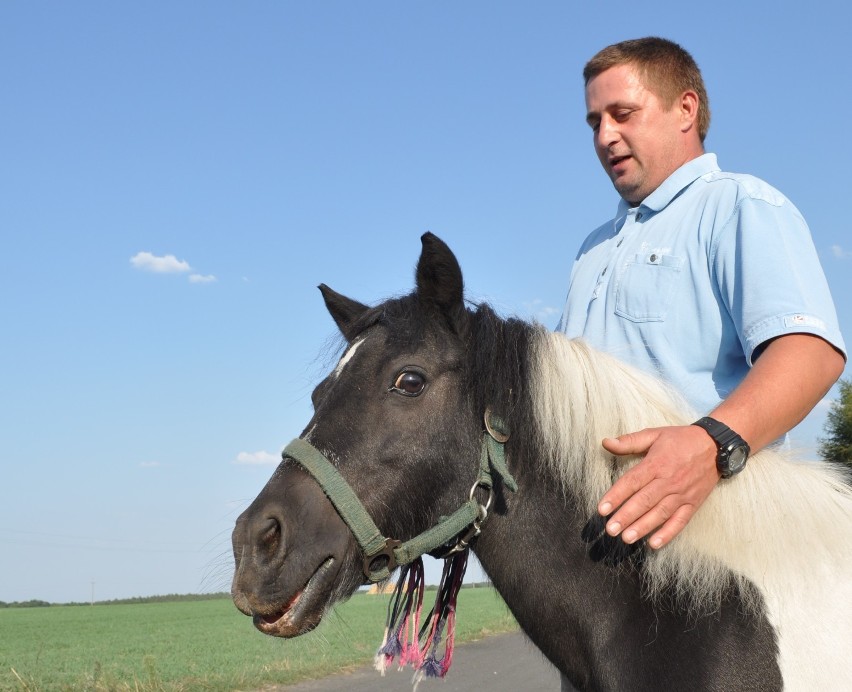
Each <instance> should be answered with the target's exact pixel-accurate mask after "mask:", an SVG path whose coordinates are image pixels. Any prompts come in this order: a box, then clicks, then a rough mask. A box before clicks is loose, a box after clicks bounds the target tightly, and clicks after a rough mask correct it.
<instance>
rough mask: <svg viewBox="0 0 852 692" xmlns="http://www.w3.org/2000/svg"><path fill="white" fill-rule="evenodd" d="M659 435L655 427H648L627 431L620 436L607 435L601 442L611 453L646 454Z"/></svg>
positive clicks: (618, 454) (622, 454)
mask: <svg viewBox="0 0 852 692" xmlns="http://www.w3.org/2000/svg"><path fill="white" fill-rule="evenodd" d="M658 435H659V432H658V430H656V429H655V428H646V429H645V430H639V431H638V432H632V433H625V434H624V435H619V436H618V437H605V438H604V439H603V441H602V442H601V444H602V445H603V448H604V449H605V450H606V451H607V452H609V453H610V454H615V455H617V456H624V455H627V454H644V453H645V452H647V451H648V449H649V448H650V446H651V445H652V444H654V441H655V440H656V439H657V437H658Z"/></svg>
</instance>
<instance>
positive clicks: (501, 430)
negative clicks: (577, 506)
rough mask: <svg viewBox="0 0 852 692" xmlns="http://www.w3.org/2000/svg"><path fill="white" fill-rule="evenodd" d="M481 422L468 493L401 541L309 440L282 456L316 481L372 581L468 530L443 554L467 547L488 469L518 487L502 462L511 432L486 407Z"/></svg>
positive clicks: (481, 514)
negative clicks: (381, 527) (351, 537)
mask: <svg viewBox="0 0 852 692" xmlns="http://www.w3.org/2000/svg"><path fill="white" fill-rule="evenodd" d="M485 427H486V431H485V432H484V433H483V435H482V448H481V449H482V451H481V454H480V460H479V473H478V475H477V478H476V482H475V483H474V485H473V487H472V488H471V491H470V498H469V499H468V500H467V501H466V502H465V503H464V504H462V506H461V507H459V508H458V509H457V510H456V511H455V512H453V513H452V514H451V515H450V516H448V517H442V518H441V520H440V521H439V522H438V524H436V525H435V526H433V527H432V528H431V529H428V530H426V531H424V532H423V533H421V534H419V535H417V536H415V537H414V538H412V539H410V540H408V541H405V542H404V543H403V542H401V541H397V540H394V539H392V538H386V537H385V536H383V535H382V532H381V531H379V528H378V527H377V526H376V524H375V523H374V522H373V520H372V519H371V518H370V515H369V514H368V513H367V510H366V509H365V508H364V505H363V504H362V503H361V501H360V500H359V499H358V497H357V496H356V495H355V492H354V491H353V490H352V487H351V486H350V485H349V484H348V483H347V482H346V480H345V479H344V478H343V476H342V475H340V472H339V471H338V470H337V469H336V468H335V467H334V465H333V464H332V463H331V462H330V461H329V460H328V459H327V458H326V457H325V455H324V454H323V453H322V452H320V451H319V450H318V449H317V448H316V447H314V446H313V445H312V444H311V443H310V442H308V441H307V440H302V439H299V438H296V439H295V440H293V441H292V442H290V444H288V445H287V447H285V449H284V451H283V452H282V457H284V458H285V459H286V458H291V459H294V460H295V461H297V462H298V463H299V464H301V465H302V467H303V468H304V469H305V470H306V471H307V472H308V473H310V474H311V476H313V478H314V480H316V482H317V483H319V485H320V487H321V488H322V489H323V492H324V493H325V494H326V496H327V497H328V499H329V500H331V503H332V504H333V505H334V508H335V509H336V510H337V513H338V514H339V515H340V517H341V519H343V521H344V522H346V525H347V526H348V527H349V529H350V530H351V531H352V534H353V535H354V536H355V540H356V541H357V542H358V545H359V546H360V548H361V552H362V554H363V556H364V574H365V575H366V577H367V579H368V580H369V581H370V582H373V583H375V582H379V581H382V580H383V579H387V578H388V577H389V576H390V573H391V572H392V571H393V570H394V569H396V567H397V566H398V565H406V564H408V563H410V562H412V561H414V560H416V559H417V558H418V557H420V556H421V555H423V554H424V553H429V552H431V551H433V550H435V549H436V548H439V547H442V546H445V545H447V544H448V543H449V542H451V541H452V540H453V539H455V538H456V537H458V536H459V534H461V533H462V532H463V531H465V530H466V529H467V532H466V533H465V535H464V536H461V537H459V538H458V540H457V541H456V543H455V544H454V545H453V546H452V547H451V548H450V549H449V550H448V551H446V552H445V554H444V555H443V556H442V557H448V556H449V555H451V554H452V553H455V552H459V551H461V550H464V549H465V548H467V544H468V542H469V541H470V540H471V539H472V538H473V537H474V536H476V535H478V534H479V532H480V529H481V527H482V524H483V522H484V521H485V519H486V518H487V516H488V506H489V505H490V503H491V494H492V492H493V480H492V474H496V475H497V476H498V477H500V478H501V479H502V481H503V484H504V485H505V486H506V487H507V488H508V489H509V490H511V491H513V492H514V491H516V490H517V489H518V485H517V483H516V482H515V479H514V478H512V475H511V474H510V473H509V469H508V466H507V465H506V453H505V449H504V444H505V442H506V440H508V438H509V436H508V431H507V429H506V427H505V425H504V424H503V422H502V421H501V420H500V419H499V418H497V417H496V416H494V415H493V414H491V412H490V410H488V411H486V412H485ZM477 488H484V489H485V490H487V491H488V501H487V503H486V505H484V506H483V505H481V504H480V503H479V501H478V500H477V499H476V498H475V497H474V493H475V491H476V489H477Z"/></svg>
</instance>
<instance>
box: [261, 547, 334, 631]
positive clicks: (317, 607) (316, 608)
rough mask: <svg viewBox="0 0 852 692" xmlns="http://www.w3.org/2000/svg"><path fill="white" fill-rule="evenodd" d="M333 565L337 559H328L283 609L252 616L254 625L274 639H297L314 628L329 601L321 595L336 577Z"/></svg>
mask: <svg viewBox="0 0 852 692" xmlns="http://www.w3.org/2000/svg"><path fill="white" fill-rule="evenodd" d="M333 565H334V558H333V557H329V558H327V559H326V560H325V562H323V563H322V564H321V565H320V566H319V567H318V568H317V570H316V571H315V572H314V573H313V575H311V578H310V579H308V581H307V583H306V584H305V586H304V587H302V588H301V589H300V590H298V591H297V592H296V593H295V594H294V595H293V596H292V598H290V600H289V601H287V602H286V603H285V604H284V605H283V606H282V607H281V608H278V609H277V610H270V611H269V612H267V613H252V621H253V623H254V626H255V627H257V629H259V630H260V631H261V632H263V633H264V634H268V635H271V636H273V637H296V636H298V635H300V634H304V633H305V632H310V631H311V630H312V629H314V627H316V626H317V625H318V624H319V622H320V620H322V616H323V612H324V606H325V602H326V599H324V598H321V596H322V595H323V594H324V593H325V592H326V591H327V590H328V589H327V586H328V583H329V582H330V580H331V578H332V577H333V576H334V575H333V570H332V566H333Z"/></svg>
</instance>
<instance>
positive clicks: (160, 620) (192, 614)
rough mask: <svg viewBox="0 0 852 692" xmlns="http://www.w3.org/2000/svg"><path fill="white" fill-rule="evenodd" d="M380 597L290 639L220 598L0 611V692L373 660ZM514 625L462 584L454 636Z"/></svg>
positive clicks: (282, 677)
mask: <svg viewBox="0 0 852 692" xmlns="http://www.w3.org/2000/svg"><path fill="white" fill-rule="evenodd" d="M428 596H429V594H427V598H428ZM388 599H389V597H388V596H368V595H365V594H357V595H355V596H354V597H353V598H352V599H350V600H349V601H348V602H347V603H344V604H342V605H340V606H338V607H337V609H336V610H335V611H334V612H333V613H331V614H330V615H329V616H328V617H327V618H326V621H324V622H323V624H322V625H320V627H319V628H317V630H315V631H314V632H311V633H310V634H307V635H305V636H303V637H299V638H297V639H290V640H282V639H275V638H272V637H266V636H264V635H262V634H260V633H259V632H257V631H256V630H255V629H254V628H253V627H252V625H251V621H250V620H249V619H248V618H247V617H245V616H244V615H241V614H240V613H239V612H237V610H236V609H235V608H234V606H233V604H232V603H231V602H230V600H227V599H216V600H210V601H189V602H185V601H176V602H170V603H145V604H133V605H109V606H104V605H101V606H99V605H95V606H51V607H49V608H8V609H2V610H0V690H29V691H33V692H35V691H36V690H45V691H46V690H69V691H70V690H87V691H89V690H91V691H95V692H100V691H103V692H106V691H110V692H111V691H112V690H128V691H129V690H134V691H136V690H141V691H144V692H153V691H161V690H162V691H173V690H174V691H177V690H180V691H183V690H251V689H259V688H261V687H263V686H265V685H272V684H292V683H295V682H298V681H299V680H304V679H308V678H317V677H322V676H324V675H328V674H331V673H336V672H340V671H342V670H346V669H350V668H353V667H357V666H359V665H362V664H364V663H366V662H369V661H370V660H372V657H373V654H374V653H375V651H376V648H377V647H378V645H379V643H380V641H381V637H382V632H383V630H384V618H385V610H386V608H387V604H388ZM514 629H517V625H516V624H515V621H514V620H513V618H512V617H511V615H510V614H509V612H508V609H507V608H506V606H505V605H504V604H503V602H502V600H501V599H500V597H499V595H498V594H497V592H496V591H495V590H494V589H491V588H477V589H462V591H461V593H460V595H459V606H458V625H457V630H456V631H457V634H456V639H457V641H459V642H461V641H469V640H472V639H478V638H481V637H483V636H485V635H487V634H491V633H497V632H507V631H512V630H514Z"/></svg>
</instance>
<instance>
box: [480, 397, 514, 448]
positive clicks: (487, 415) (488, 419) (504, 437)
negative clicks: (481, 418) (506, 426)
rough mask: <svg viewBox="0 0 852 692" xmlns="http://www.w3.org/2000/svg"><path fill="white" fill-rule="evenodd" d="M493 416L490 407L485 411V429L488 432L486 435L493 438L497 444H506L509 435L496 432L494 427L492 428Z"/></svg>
mask: <svg viewBox="0 0 852 692" xmlns="http://www.w3.org/2000/svg"><path fill="white" fill-rule="evenodd" d="M493 415H494V412H493V411H492V410H491V407H490V406H489V407H488V408H487V409H485V429H486V430H487V431H488V434H489V435H491V437H493V438H494V439H495V440H497V442H500V443H501V444H503V443H505V442H508V441H509V435H508V434H507V433H504V432H499V431H498V430H495V429H494V427H492V425H491V416H493ZM498 420H499V419H498ZM501 422H502V421H501Z"/></svg>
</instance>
